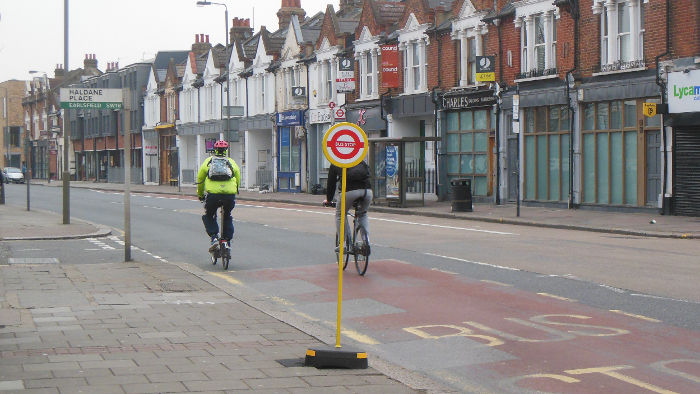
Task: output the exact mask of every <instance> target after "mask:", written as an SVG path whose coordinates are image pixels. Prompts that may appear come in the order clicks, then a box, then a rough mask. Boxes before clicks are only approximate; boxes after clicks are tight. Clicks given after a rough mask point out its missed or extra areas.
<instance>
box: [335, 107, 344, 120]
mask: <svg viewBox="0 0 700 394" xmlns="http://www.w3.org/2000/svg"><path fill="white" fill-rule="evenodd" d="M334 114H335V120H345V110H344V109H342V108H338V109H336V110H335V112H334Z"/></svg>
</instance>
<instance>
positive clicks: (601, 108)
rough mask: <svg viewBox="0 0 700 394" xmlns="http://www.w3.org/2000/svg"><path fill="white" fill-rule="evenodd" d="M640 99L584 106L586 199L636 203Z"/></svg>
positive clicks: (627, 203)
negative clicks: (638, 104) (638, 101)
mask: <svg viewBox="0 0 700 394" xmlns="http://www.w3.org/2000/svg"><path fill="white" fill-rule="evenodd" d="M638 117H639V116H638V114H637V102H636V101H635V100H625V101H605V102H598V103H585V104H583V106H582V119H581V129H582V140H583V141H582V145H583V152H582V153H583V179H582V181H583V202H584V203H591V204H612V205H637V175H638V174H637V167H638V166H637V161H638V160H637V151H638V150H637V119H638Z"/></svg>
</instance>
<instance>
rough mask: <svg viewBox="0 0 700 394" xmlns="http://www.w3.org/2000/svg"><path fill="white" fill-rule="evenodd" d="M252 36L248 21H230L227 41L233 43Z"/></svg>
mask: <svg viewBox="0 0 700 394" xmlns="http://www.w3.org/2000/svg"><path fill="white" fill-rule="evenodd" d="M252 36H253V28H252V27H250V19H249V18H246V19H243V18H238V17H236V18H233V20H232V21H231V30H230V31H229V41H230V42H235V41H236V40H237V39H238V40H240V41H243V40H246V39H248V38H250V37H252Z"/></svg>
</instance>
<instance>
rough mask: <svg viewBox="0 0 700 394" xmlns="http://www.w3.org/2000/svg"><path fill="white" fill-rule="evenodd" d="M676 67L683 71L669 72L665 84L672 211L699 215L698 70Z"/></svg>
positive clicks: (678, 213) (699, 136)
mask: <svg viewBox="0 0 700 394" xmlns="http://www.w3.org/2000/svg"><path fill="white" fill-rule="evenodd" d="M678 62H679V63H681V61H680V60H679V61H678ZM678 66H681V67H683V69H684V71H676V72H671V73H669V74H668V83H667V97H668V111H669V117H670V122H669V124H670V126H671V127H672V128H673V129H672V130H673V186H672V187H673V189H672V190H673V198H672V212H673V214H675V215H683V216H700V105H699V104H698V103H699V102H700V70H698V69H694V70H690V71H687V72H686V71H685V70H688V69H689V68H690V67H692V66H691V65H689V64H679V65H678ZM676 68H680V67H676Z"/></svg>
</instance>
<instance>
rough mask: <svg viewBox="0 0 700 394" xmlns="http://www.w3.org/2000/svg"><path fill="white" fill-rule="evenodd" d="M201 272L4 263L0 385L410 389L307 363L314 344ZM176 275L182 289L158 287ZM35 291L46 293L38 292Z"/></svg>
mask: <svg viewBox="0 0 700 394" xmlns="http://www.w3.org/2000/svg"><path fill="white" fill-rule="evenodd" d="M197 269H198V268H197V267H192V266H190V267H188V270H184V269H182V268H180V267H179V266H177V265H174V264H163V263H158V262H153V263H146V262H129V263H109V264H65V263H63V264H60V265H58V264H56V265H53V264H52V265H45V264H42V265H30V264H13V265H0V311H5V312H7V311H12V312H16V313H15V314H14V315H12V314H2V313H0V319H2V320H0V390H2V392H9V393H12V392H17V393H78V392H91V393H92V392H99V393H156V392H158V393H160V392H212V393H214V392H235V391H257V392H275V393H326V392H334V393H353V392H363V393H367V392H369V393H372V392H376V393H380V392H381V393H389V392H390V393H395V392H396V393H411V392H416V391H417V390H414V389H411V388H409V387H408V386H406V385H404V384H402V383H400V382H398V381H396V380H394V379H392V378H390V377H388V376H386V375H384V374H382V373H381V372H379V371H377V370H375V369H373V368H371V367H370V368H369V369H365V370H341V369H323V370H319V369H316V368H310V367H304V366H303V357H304V355H305V352H306V349H307V348H309V347H314V346H319V345H320V343H321V342H320V341H319V340H317V339H316V338H313V337H311V336H309V335H307V334H305V333H303V332H301V331H299V330H298V329H296V328H294V327H292V326H290V325H288V324H285V323H283V322H281V321H279V320H277V319H275V318H273V317H271V316H269V315H267V314H264V313H262V312H260V311H259V310H257V309H254V308H253V307H251V306H248V305H246V304H245V303H243V302H241V301H239V300H238V299H236V298H234V297H232V296H231V295H229V294H227V293H226V292H224V291H222V290H220V289H219V288H217V287H215V286H213V285H212V284H210V283H209V282H207V281H205V280H203V279H202V278H200V275H202V276H204V275H206V273H205V272H203V271H202V272H198V273H197V275H193V274H192V273H191V272H190V271H194V270H197ZM172 282H176V283H179V284H184V286H179V287H178V288H187V289H189V291H167V290H166V289H168V288H170V287H171V286H170V287H169V286H166V285H162V286H154V284H166V283H172ZM43 287H49V288H51V289H52V290H51V291H47V292H45V293H44V295H43V296H41V295H37V293H36V291H37V290H38V291H41V289H42V288H43ZM61 294H63V295H70V296H69V297H61V296H60V295H61ZM75 300H79V301H81V302H74V301H75ZM2 316H6V317H4V318H3V317H2ZM7 316H9V317H7Z"/></svg>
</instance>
